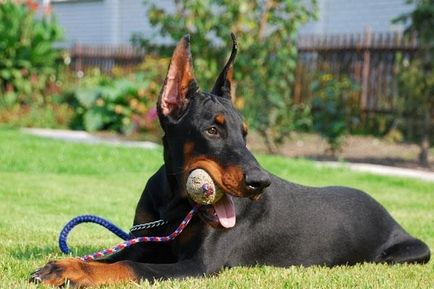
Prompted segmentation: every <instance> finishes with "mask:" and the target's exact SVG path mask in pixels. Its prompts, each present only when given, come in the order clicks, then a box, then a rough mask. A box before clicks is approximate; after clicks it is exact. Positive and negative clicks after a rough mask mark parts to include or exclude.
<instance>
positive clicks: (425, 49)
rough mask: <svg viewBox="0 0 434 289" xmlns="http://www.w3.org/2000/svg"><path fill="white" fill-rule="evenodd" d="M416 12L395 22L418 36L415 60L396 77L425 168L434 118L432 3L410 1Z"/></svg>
mask: <svg viewBox="0 0 434 289" xmlns="http://www.w3.org/2000/svg"><path fill="white" fill-rule="evenodd" d="M407 3H409V4H410V3H414V4H415V6H416V7H415V9H414V10H413V11H412V12H410V13H408V14H404V15H401V16H400V17H398V18H397V19H395V20H394V21H395V22H407V21H410V25H409V26H408V28H407V29H406V31H405V32H406V34H407V35H413V34H414V33H415V34H416V35H417V37H418V40H419V44H420V49H419V51H418V53H417V54H416V57H415V58H414V59H411V60H408V59H403V62H402V66H401V68H402V69H401V71H400V72H399V74H398V85H399V89H400V96H401V98H402V100H403V113H406V114H411V115H413V116H415V117H416V118H418V119H419V121H420V123H421V138H420V144H419V146H420V153H419V162H420V164H421V165H423V166H426V167H428V166H429V161H428V156H429V148H430V138H431V135H430V134H431V130H432V129H431V127H432V125H431V124H432V120H433V116H434V73H433V63H432V61H433V59H434V57H433V56H434V29H433V27H434V1H433V0H410V1H407Z"/></svg>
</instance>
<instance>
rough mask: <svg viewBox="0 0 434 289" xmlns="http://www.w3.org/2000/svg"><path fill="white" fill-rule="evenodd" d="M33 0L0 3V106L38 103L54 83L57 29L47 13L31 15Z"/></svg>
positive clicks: (32, 12)
mask: <svg viewBox="0 0 434 289" xmlns="http://www.w3.org/2000/svg"><path fill="white" fill-rule="evenodd" d="M36 7H37V3H36V2H35V1H30V0H29V1H26V2H25V4H24V3H22V2H19V1H11V0H5V1H2V2H1V3H0V107H3V108H5V107H13V106H15V105H20V104H32V105H33V104H41V103H44V102H45V98H44V96H45V95H46V92H47V91H50V90H52V89H53V88H54V86H55V82H56V70H55V67H56V60H57V59H58V55H59V54H58V52H57V51H56V50H55V49H54V48H53V43H54V42H55V41H57V40H59V39H60V38H61V35H62V33H61V30H60V27H59V26H58V25H57V23H56V21H55V19H53V18H52V17H51V16H50V17H48V16H44V17H42V18H36V17H35V10H36Z"/></svg>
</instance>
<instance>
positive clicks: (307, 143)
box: [248, 133, 434, 172]
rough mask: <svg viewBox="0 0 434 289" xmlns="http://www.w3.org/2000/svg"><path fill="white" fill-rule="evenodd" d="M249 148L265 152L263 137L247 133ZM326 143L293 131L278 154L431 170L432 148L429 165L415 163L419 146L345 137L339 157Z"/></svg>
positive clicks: (360, 137) (432, 169)
mask: <svg viewBox="0 0 434 289" xmlns="http://www.w3.org/2000/svg"><path fill="white" fill-rule="evenodd" d="M248 147H249V148H250V149H252V150H253V151H256V152H262V153H267V152H268V151H267V149H266V146H265V144H264V141H263V139H262V138H261V137H260V136H259V135H257V134H254V133H249V136H248ZM327 149H328V145H327V142H325V141H324V140H323V139H321V137H320V136H318V135H315V134H305V133H296V134H294V135H293V136H292V137H291V138H290V139H288V140H287V141H285V142H284V143H283V144H282V145H280V146H279V147H278V154H282V155H285V156H289V157H294V158H306V159H312V160H316V161H336V160H339V161H348V162H353V163H370V164H379V165H386V166H393V167H402V168H410V169H418V170H424V171H431V172H434V149H431V151H430V157H429V162H430V168H426V167H421V166H420V165H419V163H418V153H419V146H418V145H417V144H409V143H394V142H389V141H386V140H384V139H380V138H376V137H371V136H347V137H345V140H344V144H343V146H342V150H341V151H340V152H339V153H338V156H337V157H335V156H332V155H331V154H330V153H328V152H327Z"/></svg>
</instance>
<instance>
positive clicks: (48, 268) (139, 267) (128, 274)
mask: <svg viewBox="0 0 434 289" xmlns="http://www.w3.org/2000/svg"><path fill="white" fill-rule="evenodd" d="M204 273H206V271H205V270H204V266H203V263H202V262H198V261H195V260H193V259H191V260H185V261H180V262H177V263H172V264H149V263H138V262H132V261H120V262H115V263H110V264H107V263H101V262H83V261H81V260H79V259H76V258H69V259H62V260H58V261H51V262H49V263H47V264H46V265H45V266H44V267H42V268H40V269H38V270H37V271H35V272H34V273H33V274H32V275H31V276H30V281H31V282H35V283H43V284H46V285H52V286H58V287H60V286H64V285H67V284H69V286H71V287H89V286H98V285H106V284H115V283H123V282H128V281H139V280H149V281H151V282H152V281H153V280H163V279H169V278H183V277H194V276H201V275H203V274H204Z"/></svg>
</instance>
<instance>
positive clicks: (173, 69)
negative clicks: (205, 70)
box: [157, 35, 198, 119]
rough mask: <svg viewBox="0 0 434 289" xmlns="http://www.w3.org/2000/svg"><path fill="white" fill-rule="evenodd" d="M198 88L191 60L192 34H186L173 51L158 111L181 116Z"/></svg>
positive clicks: (168, 115)
mask: <svg viewBox="0 0 434 289" xmlns="http://www.w3.org/2000/svg"><path fill="white" fill-rule="evenodd" d="M197 90H198V85H197V82H196V79H195V78H194V74H193V64H192V60H191V52H190V36H189V35H185V36H184V37H183V38H182V39H181V41H179V42H178V44H177V45H176V48H175V51H174V52H173V55H172V59H171V61H170V65H169V70H168V72H167V76H166V79H165V81H164V85H163V88H162V91H161V94H160V97H159V99H158V103H157V110H158V113H159V114H160V115H162V116H166V117H171V118H175V119H177V118H179V117H180V116H181V115H182V113H183V112H184V111H185V109H186V108H187V104H188V102H189V98H190V96H191V95H193V94H194V93H195V92H196V91H197Z"/></svg>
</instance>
